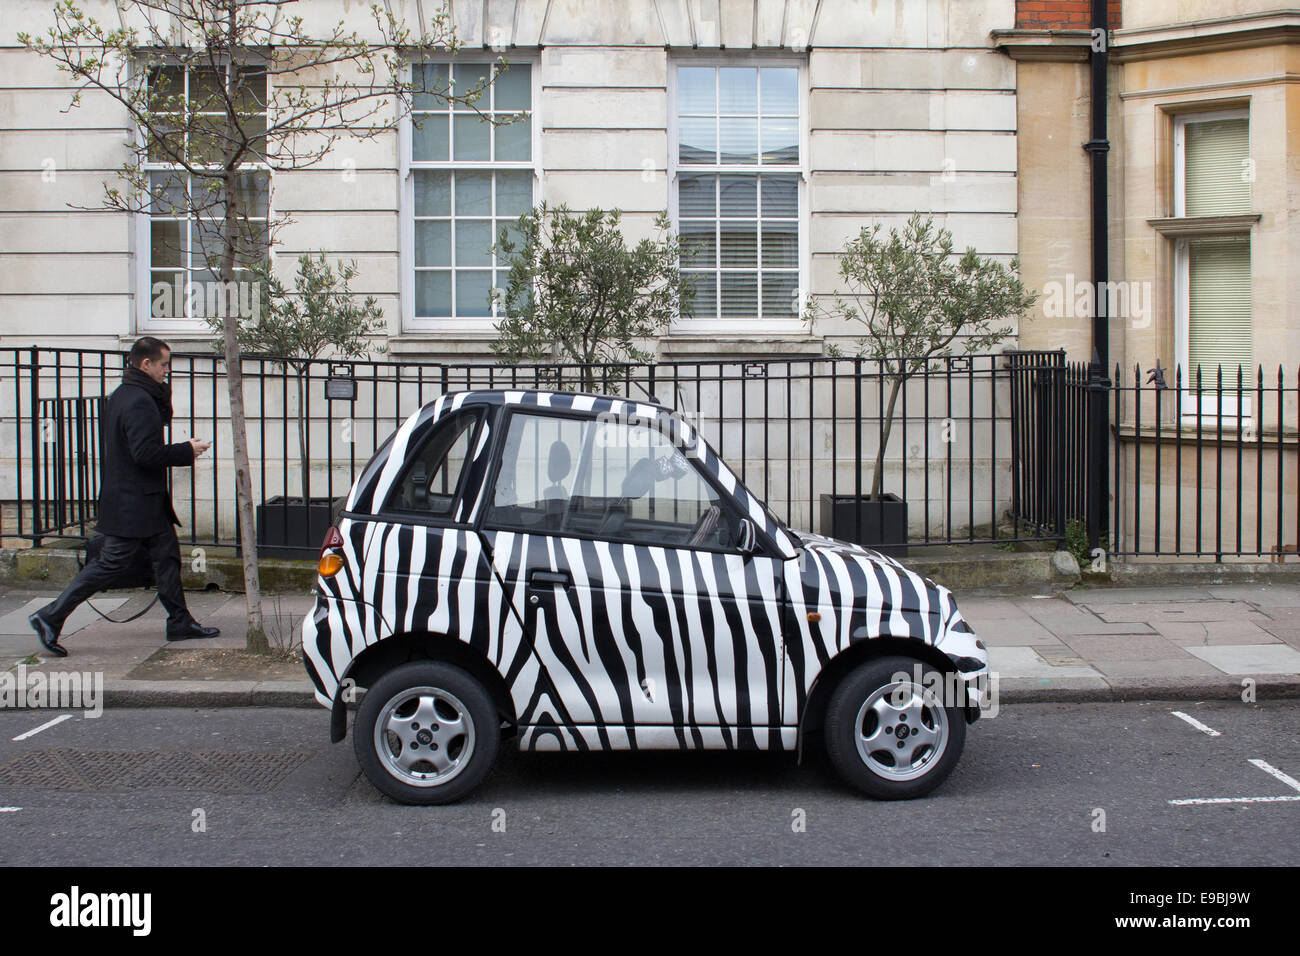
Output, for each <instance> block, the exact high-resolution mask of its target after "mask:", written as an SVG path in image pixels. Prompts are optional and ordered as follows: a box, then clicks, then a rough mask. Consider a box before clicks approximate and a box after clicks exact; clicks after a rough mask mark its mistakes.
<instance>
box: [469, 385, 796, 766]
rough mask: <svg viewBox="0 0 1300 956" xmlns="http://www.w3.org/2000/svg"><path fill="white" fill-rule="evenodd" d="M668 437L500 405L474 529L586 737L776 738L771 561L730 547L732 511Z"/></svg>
mask: <svg viewBox="0 0 1300 956" xmlns="http://www.w3.org/2000/svg"><path fill="white" fill-rule="evenodd" d="M664 414H665V415H666V413H664ZM672 434H673V432H672V430H671V429H668V428H664V427H661V425H660V423H658V422H657V421H641V420H635V419H632V420H627V419H624V418H620V417H619V416H615V415H610V414H608V413H606V414H597V413H595V412H594V411H593V412H588V413H576V414H565V413H563V412H560V411H554V410H553V411H543V410H540V409H539V410H537V411H532V410H522V409H521V410H515V411H512V412H511V413H510V415H509V417H508V419H507V422H506V424H505V438H504V442H503V448H502V451H501V454H500V466H499V470H498V473H497V476H496V481H495V485H494V487H492V488H491V489H489V493H488V507H487V512H486V514H485V516H484V522H483V532H484V536H485V540H486V542H487V546H488V548H489V549H490V551H491V552H492V561H493V564H494V566H495V567H496V569H497V571H498V573H499V574H500V575H501V577H502V579H503V581H504V582H505V585H506V591H507V593H508V594H510V595H511V596H512V597H513V598H514V599H515V601H516V606H517V607H518V609H519V611H520V614H521V615H522V616H523V618H524V626H525V629H526V630H527V631H528V632H529V633H530V634H531V636H532V639H533V646H534V649H535V651H536V653H537V655H538V657H539V659H540V660H541V662H542V666H543V667H544V668H545V670H546V671H547V673H548V674H549V676H550V679H551V682H552V685H553V686H554V688H555V690H556V693H557V694H558V695H559V696H560V698H561V699H562V701H563V704H564V707H565V708H566V709H567V711H568V713H569V715H570V717H571V718H572V719H573V720H574V721H575V723H576V725H577V731H578V735H579V737H580V738H581V739H582V740H583V741H584V742H585V743H586V744H587V745H589V746H593V747H601V748H612V749H622V748H633V749H635V748H675V747H681V748H697V747H726V748H755V747H757V748H767V747H778V746H780V743H779V732H778V730H777V727H778V725H779V724H780V716H781V711H780V704H781V701H780V694H781V689H782V681H781V674H782V669H783V666H784V659H783V656H782V655H783V654H784V647H783V644H782V641H781V633H780V621H781V619H782V618H781V613H780V601H781V594H780V590H779V589H780V587H781V584H780V580H779V578H780V575H779V574H778V573H777V572H778V568H779V564H780V562H778V561H776V560H774V559H773V558H772V557H770V556H768V555H766V554H758V553H754V554H742V553H741V551H740V549H739V547H738V532H739V527H740V523H741V521H742V519H743V517H744V516H743V515H742V514H741V513H740V512H739V511H738V509H737V508H736V507H735V506H734V503H733V502H732V501H731V500H729V498H728V496H727V495H726V493H725V492H724V491H723V490H722V489H721V488H719V487H718V486H717V484H716V483H714V482H712V481H710V480H709V479H708V477H707V476H706V475H705V474H704V473H703V472H702V471H701V470H700V469H699V467H698V463H697V462H696V461H695V460H693V459H692V458H691V457H689V456H687V455H685V454H683V453H682V451H681V449H679V448H678V447H676V445H675V443H674V440H673V438H672V437H670V436H671V435H672ZM521 745H523V746H525V747H529V746H532V747H552V746H560V747H563V746H566V743H565V741H564V739H563V737H562V736H561V735H560V734H558V733H554V734H532V735H530V733H529V732H528V731H527V730H525V731H524V732H523V739H522V740H521Z"/></svg>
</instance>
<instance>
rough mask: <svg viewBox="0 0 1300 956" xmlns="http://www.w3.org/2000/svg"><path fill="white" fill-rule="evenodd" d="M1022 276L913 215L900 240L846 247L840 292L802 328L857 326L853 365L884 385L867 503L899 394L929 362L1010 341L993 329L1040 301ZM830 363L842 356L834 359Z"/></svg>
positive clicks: (853, 242)
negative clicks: (956, 245)
mask: <svg viewBox="0 0 1300 956" xmlns="http://www.w3.org/2000/svg"><path fill="white" fill-rule="evenodd" d="M1019 268H1020V263H1019V261H1018V260H1015V259H1013V260H1012V261H1011V264H1010V266H1007V265H1004V264H1002V263H1001V262H998V261H997V260H996V259H992V258H989V257H987V256H981V255H979V254H978V253H977V252H976V251H975V250H974V249H973V248H967V250H966V252H965V253H964V254H960V255H954V253H953V245H952V233H951V232H949V231H948V230H947V229H941V228H940V229H936V228H935V225H934V218H933V217H931V216H922V215H921V214H920V213H915V214H913V215H912V216H911V218H909V219H908V221H907V224H906V225H905V226H904V227H903V229H902V230H901V231H900V230H899V229H897V228H894V229H890V230H889V234H888V235H887V236H882V235H881V230H880V225H879V223H877V224H876V225H874V226H871V227H870V228H864V229H863V230H862V231H861V232H860V233H859V234H858V236H857V237H856V238H854V239H850V240H849V241H848V242H846V243H845V244H844V248H843V251H842V252H841V254H840V269H839V275H840V279H841V280H842V281H843V283H844V285H845V287H846V288H845V289H844V290H843V291H841V292H839V293H837V295H836V297H835V298H834V300H833V303H832V304H831V305H829V306H824V305H820V304H818V303H816V302H812V303H810V304H809V305H808V308H807V309H806V311H805V313H804V319H805V321H806V322H809V323H812V322H816V321H818V320H821V319H827V318H830V319H838V320H843V321H846V322H848V323H850V324H851V325H855V326H862V327H863V328H864V329H865V332H864V334H863V335H862V337H861V338H860V339H858V343H857V353H856V354H857V355H858V356H860V357H863V358H871V359H875V360H876V361H877V362H879V364H880V369H881V374H882V375H884V377H885V378H886V379H887V380H888V381H889V397H888V399H887V402H886V405H885V409H884V413H883V422H882V433H881V436H880V447H879V448H878V449H877V450H876V462H875V467H874V469H873V473H872V480H871V495H872V497H873V498H876V499H879V498H880V496H881V495H882V494H883V491H884V478H885V476H884V462H885V448H886V446H887V445H888V444H889V435H890V433H891V431H892V430H893V427H894V414H895V409H896V405H897V401H898V393H899V392H900V391H901V390H902V388H903V386H904V385H905V384H906V383H907V380H908V379H910V378H912V377H913V376H914V375H917V374H918V373H920V372H923V371H925V370H926V369H927V368H929V367H930V363H931V361H932V360H934V359H936V358H941V357H943V356H946V355H950V354H952V350H953V346H954V343H956V342H957V340H958V338H959V337H960V338H961V341H960V344H959V346H960V349H961V351H964V352H967V353H969V352H978V351H983V350H986V349H989V348H992V347H993V346H994V345H996V344H997V343H999V342H1001V341H1002V340H1003V339H1005V338H1007V336H1009V335H1011V334H1013V332H1014V331H1015V330H1014V328H1013V327H1012V326H1009V325H1008V326H1003V325H1001V324H1000V323H1002V322H1005V321H1007V320H1009V319H1014V318H1019V317H1020V316H1022V315H1023V314H1024V313H1025V311H1026V310H1028V309H1029V308H1030V307H1031V306H1032V305H1033V304H1034V302H1035V300H1036V299H1037V298H1038V297H1037V295H1036V294H1035V293H1032V292H1030V291H1028V290H1027V289H1026V288H1025V286H1024V284H1023V283H1021V281H1020V279H1019V278H1018V277H1017V275H1016V272H1017V271H1018V270H1019ZM832 354H839V352H838V350H835V349H832Z"/></svg>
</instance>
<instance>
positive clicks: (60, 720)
mask: <svg viewBox="0 0 1300 956" xmlns="http://www.w3.org/2000/svg"><path fill="white" fill-rule="evenodd" d="M71 719H72V715H71V714H60V715H59V716H58V717H55V718H54V719H53V720H49V721H46V722H45V723H43V724H41V725H40V726H39V727H37V728H36V729H35V730H29V731H27V733H25V734H19V735H18V736H17V737H15V738H14V740H26V739H27V738H28V737H35V736H36V735H37V734H39V733H40V732H41V731H42V730H49V729H50V728H51V727H53V726H54V725H55V724H61V723H63V722H64V721H65V720H71Z"/></svg>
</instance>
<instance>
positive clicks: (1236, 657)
mask: <svg viewBox="0 0 1300 956" xmlns="http://www.w3.org/2000/svg"><path fill="white" fill-rule="evenodd" d="M1187 651H1188V653H1189V654H1195V655H1196V656H1197V657H1199V658H1200V659H1201V660H1203V661H1207V662H1209V663H1210V664H1213V665H1214V666H1215V667H1217V668H1218V669H1219V670H1221V671H1223V672H1224V673H1225V674H1295V673H1300V651H1297V650H1296V649H1295V648H1293V647H1287V646H1285V645H1283V644H1236V645H1221V646H1218V647H1189V648H1187Z"/></svg>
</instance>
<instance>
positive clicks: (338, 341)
mask: <svg viewBox="0 0 1300 956" xmlns="http://www.w3.org/2000/svg"><path fill="white" fill-rule="evenodd" d="M250 271H251V272H252V273H253V275H254V276H256V282H257V286H258V289H259V290H260V292H261V305H260V308H259V309H258V312H259V315H258V316H257V318H256V320H254V321H244V320H233V321H237V323H238V327H237V329H236V332H235V336H236V338H237V339H238V341H239V349H240V352H241V354H245V355H261V356H269V357H272V358H274V359H275V360H276V363H275V364H277V365H280V366H283V367H285V368H287V369H292V370H293V375H294V381H295V383H296V385H297V397H298V412H297V419H298V461H299V466H300V468H301V471H300V472H299V475H300V480H301V481H302V498H303V504H308V503H309V502H308V500H307V487H308V473H307V472H308V468H310V466H311V463H310V462H309V461H308V460H307V403H306V386H307V374H308V372H309V371H310V370H311V366H312V363H314V362H316V361H318V360H319V359H321V358H322V357H324V356H327V355H329V356H333V357H336V358H364V357H365V356H367V355H369V354H370V352H371V351H379V352H382V351H383V350H384V347H383V346H382V345H378V346H376V345H374V344H373V343H372V339H371V337H372V336H374V335H375V334H377V333H379V332H382V331H383V330H384V313H383V310H382V309H380V308H379V303H378V302H377V301H376V299H375V297H374V296H372V295H368V296H366V297H365V298H364V299H358V297H357V296H356V295H355V294H354V293H353V292H352V288H351V283H352V280H353V279H355V278H356V276H357V264H356V262H355V261H351V262H340V263H338V269H337V271H336V270H335V269H334V267H333V266H331V265H330V263H329V260H328V259H327V258H326V257H325V252H324V250H322V251H321V252H320V253H318V254H317V255H316V256H312V255H310V254H309V253H305V252H304V253H303V254H302V255H300V256H299V257H298V272H297V274H296V275H294V277H293V291H292V292H290V291H289V290H288V289H287V288H285V285H284V282H283V281H282V280H281V279H280V277H279V276H278V275H276V273H275V271H274V266H273V265H272V263H271V262H270V261H265V262H261V263H258V264H257V265H256V266H254V267H253V268H252V269H251V270H250ZM229 321H232V320H229V319H226V318H224V317H222V316H214V317H209V318H208V323H209V325H211V326H212V327H213V329H214V330H215V331H217V332H218V333H219V335H220V341H219V342H218V345H220V343H221V342H224V341H225V334H226V324H227V322H229Z"/></svg>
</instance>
